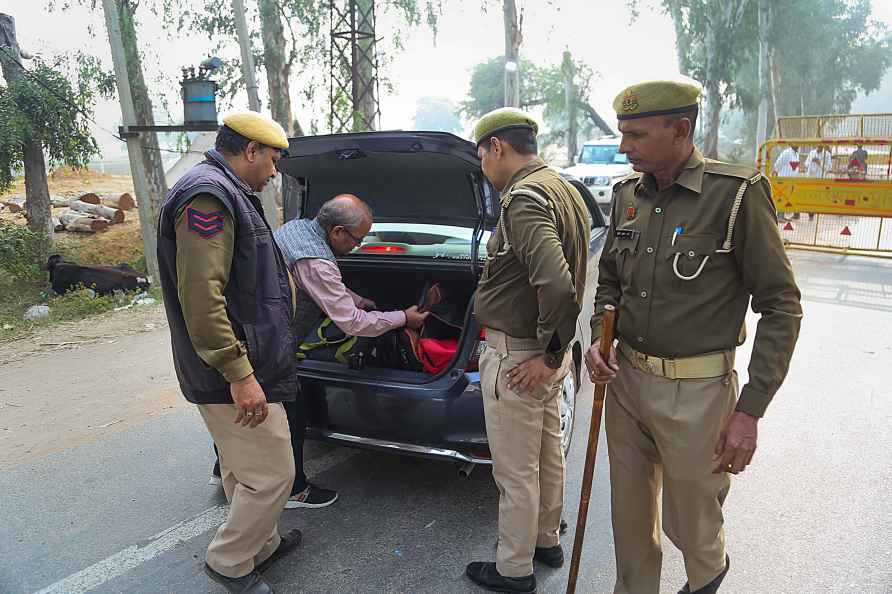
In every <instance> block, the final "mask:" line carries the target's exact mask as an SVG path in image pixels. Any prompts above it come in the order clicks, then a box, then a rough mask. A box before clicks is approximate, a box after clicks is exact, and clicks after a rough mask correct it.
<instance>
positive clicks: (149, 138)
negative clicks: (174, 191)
mask: <svg viewBox="0 0 892 594" xmlns="http://www.w3.org/2000/svg"><path fill="white" fill-rule="evenodd" d="M115 2H116V3H117V4H118V15H119V18H120V23H121V38H122V41H123V42H124V55H125V56H126V59H127V72H128V74H129V75H130V89H131V93H132V95H133V108H134V111H135V112H136V124H137V125H139V126H154V125H155V115H154V113H153V111H152V101H151V99H149V90H148V87H146V81H145V77H144V76H143V72H142V61H141V58H140V55H139V45H138V41H137V38H136V19H135V12H136V8H137V6H138V4H139V3H138V2H136V1H135V0H115ZM139 139H140V143H141V144H142V147H143V149H142V162H143V168H144V169H145V172H146V181H147V182H148V186H149V200H150V206H151V212H152V221H153V225H154V220H155V217H156V216H157V213H158V209H159V208H160V204H161V201H162V200H163V199H164V196H166V195H167V180H166V179H165V178H164V163H163V162H162V161H161V153H160V151H158V135H157V134H156V133H155V132H141V133H140V138H139Z"/></svg>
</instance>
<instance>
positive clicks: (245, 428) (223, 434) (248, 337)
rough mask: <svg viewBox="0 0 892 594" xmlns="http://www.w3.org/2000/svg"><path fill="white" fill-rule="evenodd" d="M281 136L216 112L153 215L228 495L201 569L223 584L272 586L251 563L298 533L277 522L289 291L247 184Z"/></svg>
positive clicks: (290, 342) (186, 388)
mask: <svg viewBox="0 0 892 594" xmlns="http://www.w3.org/2000/svg"><path fill="white" fill-rule="evenodd" d="M287 147H288V138H287V136H286V135H285V131H284V130H283V129H282V127H281V126H279V124H277V123H275V122H274V121H272V120H271V119H270V118H267V117H264V116H262V115H260V114H257V113H254V112H243V113H236V114H232V115H230V116H228V117H226V118H224V119H223V126H221V127H220V130H219V131H218V133H217V140H216V148H215V149H214V150H211V151H208V152H207V153H206V159H205V160H204V161H203V162H202V163H199V164H198V165H196V166H195V167H193V168H192V169H191V170H189V171H188V172H186V174H185V175H184V176H183V178H182V179H180V181H179V182H177V184H176V185H174V187H173V188H171V190H170V193H169V194H168V195H167V198H166V199H165V201H164V204H163V206H162V208H161V215H160V218H159V222H158V260H159V264H160V268H161V287H162V289H163V291H164V306H165V309H166V310H167V319H168V322H169V324H170V335H171V343H172V346H173V358H174V366H175V367H176V372H177V378H178V379H179V382H180V387H181V389H182V391H183V395H184V396H185V397H186V399H187V400H188V401H189V402H192V403H194V404H197V405H198V411H199V413H200V414H201V418H202V420H204V424H205V425H206V426H207V428H208V432H210V434H211V437H212V438H213V440H214V443H215V444H216V445H217V449H218V450H219V456H220V467H221V474H222V480H223V489H224V491H225V492H226V498H227V500H228V501H229V504H230V507H229V516H228V518H227V519H226V522H224V523H223V525H222V526H221V527H220V528H219V530H217V534H216V535H215V536H214V539H213V541H211V544H210V546H209V547H208V552H207V562H206V564H205V571H206V573H207V574H208V575H209V576H210V577H211V578H213V579H214V580H215V581H217V582H219V583H221V584H222V585H223V586H225V587H226V589H227V590H229V591H230V592H244V593H249V594H266V593H269V592H272V591H273V590H272V588H271V587H270V585H269V584H268V583H267V582H266V581H265V580H264V578H263V576H262V575H261V574H260V571H263V570H264V569H265V568H266V567H268V566H269V565H270V564H271V563H272V562H273V561H275V560H276V559H277V558H279V557H281V556H282V555H285V554H287V553H289V552H291V551H292V550H293V549H294V548H295V547H296V546H297V545H298V544H299V543H300V536H301V535H300V531H298V530H292V531H291V532H289V533H288V534H287V535H283V536H280V535H279V530H278V527H277V523H278V521H279V516H280V515H281V513H282V509H283V507H284V505H285V501H286V500H287V499H288V495H289V494H290V492H291V487H292V484H293V482H294V457H293V455H292V449H291V434H290V432H289V429H288V420H287V418H286V415H285V409H284V408H283V406H282V402H284V401H289V400H293V399H294V398H295V394H296V393H297V385H296V384H297V378H296V364H297V359H296V358H295V355H294V353H295V348H296V344H295V340H294V337H293V336H292V332H291V329H290V328H291V325H292V321H293V320H294V311H295V290H294V286H293V285H292V282H291V277H290V274H289V272H288V268H287V266H286V265H285V260H284V259H283V258H282V254H281V253H280V251H279V249H278V247H277V246H276V242H275V241H274V240H273V235H272V232H271V231H270V227H269V225H268V224H267V221H266V219H264V216H263V209H262V207H261V204H260V200H259V198H258V197H257V196H256V194H255V193H256V192H259V191H260V190H261V189H262V188H263V186H264V185H266V183H267V182H268V181H269V180H270V179H271V178H272V177H274V176H275V175H276V161H278V159H279V158H280V156H281V152H282V150H283V149H286V148H287Z"/></svg>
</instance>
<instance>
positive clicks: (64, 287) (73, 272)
mask: <svg viewBox="0 0 892 594" xmlns="http://www.w3.org/2000/svg"><path fill="white" fill-rule="evenodd" d="M46 269H47V270H49V272H50V283H51V284H52V285H53V291H55V292H56V293H58V294H59V295H61V294H63V293H65V292H66V291H70V290H72V289H76V288H78V287H79V286H83V287H85V288H87V289H93V290H94V291H96V292H97V293H99V294H100V295H109V294H111V293H114V292H115V291H135V290H136V289H141V290H143V291H145V290H148V288H149V279H148V278H146V276H144V275H143V274H142V273H141V272H139V271H137V270H134V269H133V268H132V267H131V266H130V265H129V264H126V263H124V264H119V265H118V266H80V265H78V264H74V263H72V262H66V261H65V260H63V259H62V256H50V258H49V260H47V262H46Z"/></svg>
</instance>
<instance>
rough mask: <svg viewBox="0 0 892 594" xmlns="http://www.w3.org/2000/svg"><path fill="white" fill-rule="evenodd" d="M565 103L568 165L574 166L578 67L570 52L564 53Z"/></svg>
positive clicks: (577, 128)
mask: <svg viewBox="0 0 892 594" xmlns="http://www.w3.org/2000/svg"><path fill="white" fill-rule="evenodd" d="M562 66H563V68H562V69H563V71H564V103H565V106H566V110H567V165H568V166H572V165H574V164H575V163H576V152H577V150H578V149H577V144H576V141H577V136H578V135H579V127H578V122H577V119H576V114H577V113H578V111H579V110H578V107H577V102H576V84H575V78H576V65H575V64H573V57H572V56H571V55H570V52H569V50H567V51H565V52H564V63H563V65H562Z"/></svg>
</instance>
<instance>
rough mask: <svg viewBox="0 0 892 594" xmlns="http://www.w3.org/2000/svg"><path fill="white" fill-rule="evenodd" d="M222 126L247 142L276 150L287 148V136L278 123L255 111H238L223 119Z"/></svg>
mask: <svg viewBox="0 0 892 594" xmlns="http://www.w3.org/2000/svg"><path fill="white" fill-rule="evenodd" d="M223 124H225V125H226V126H227V127H229V128H232V129H233V130H235V131H236V132H238V133H239V134H241V135H242V136H244V137H245V138H247V139H248V140H256V141H257V142H259V143H261V144H265V145H266V146H271V147H273V148H277V149H287V148H288V135H287V134H285V129H284V128H282V126H280V125H279V123H278V122H276V121H275V120H273V119H272V118H270V117H267V116H265V115H263V114H259V113H257V112H256V111H238V112H235V113H231V114H229V115H227V116H226V117H224V118H223Z"/></svg>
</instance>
